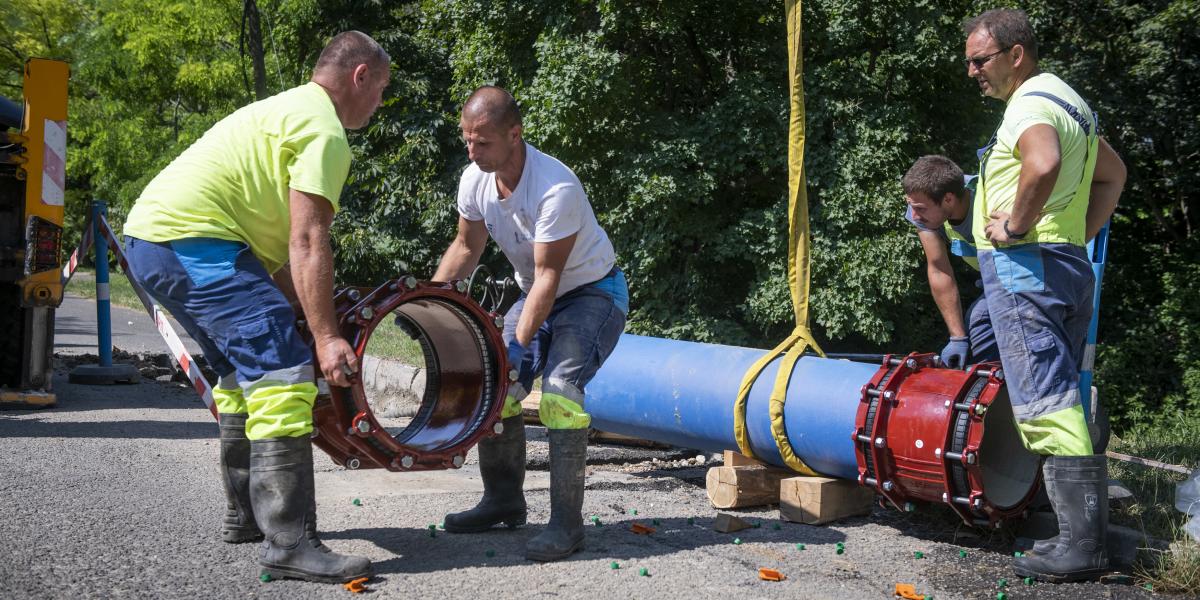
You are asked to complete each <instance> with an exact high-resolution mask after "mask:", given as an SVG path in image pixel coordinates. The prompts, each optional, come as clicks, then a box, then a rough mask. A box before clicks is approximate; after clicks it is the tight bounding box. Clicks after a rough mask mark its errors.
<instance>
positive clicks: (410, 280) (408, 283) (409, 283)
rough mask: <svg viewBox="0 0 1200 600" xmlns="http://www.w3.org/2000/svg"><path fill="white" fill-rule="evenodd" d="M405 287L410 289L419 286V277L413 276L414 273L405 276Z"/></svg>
mask: <svg viewBox="0 0 1200 600" xmlns="http://www.w3.org/2000/svg"><path fill="white" fill-rule="evenodd" d="M404 287H406V288H409V289H412V288H415V287H417V278H416V277H413V276H412V275H409V276H408V277H405V278H404Z"/></svg>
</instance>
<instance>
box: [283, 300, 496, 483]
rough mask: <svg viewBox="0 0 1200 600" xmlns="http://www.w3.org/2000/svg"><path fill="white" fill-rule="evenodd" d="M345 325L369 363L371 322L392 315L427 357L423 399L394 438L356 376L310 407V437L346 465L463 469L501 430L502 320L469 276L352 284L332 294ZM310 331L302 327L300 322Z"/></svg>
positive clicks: (345, 331) (345, 333) (343, 329)
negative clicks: (477, 296)
mask: <svg viewBox="0 0 1200 600" xmlns="http://www.w3.org/2000/svg"><path fill="white" fill-rule="evenodd" d="M334 310H335V311H336V313H337V318H338V327H339V331H340V333H341V334H342V336H343V337H345V338H346V339H347V340H349V341H350V344H351V346H352V347H353V348H354V352H355V354H356V355H357V356H358V360H359V365H362V364H363V357H364V354H365V352H366V348H367V342H368V340H369V339H370V337H371V334H372V333H373V332H374V331H375V328H376V327H378V326H379V325H380V324H383V323H385V319H387V320H388V321H389V323H388V325H391V323H390V321H391V319H390V318H389V316H390V315H393V314H394V315H395V316H396V325H398V326H400V327H402V328H403V329H405V330H406V331H407V332H408V333H409V334H410V335H412V336H413V337H414V338H416V339H417V340H418V341H419V342H420V344H421V347H422V350H423V352H424V354H425V362H426V364H425V367H426V368H425V373H426V384H425V395H424V397H423V398H422V400H421V405H420V408H419V409H418V410H417V414H416V416H414V417H413V419H412V421H411V422H410V423H409V424H408V426H407V427H405V428H404V429H403V430H402V431H400V432H399V433H395V434H392V433H390V432H389V431H388V430H387V429H385V428H384V427H383V425H381V424H380V422H379V421H378V420H377V419H376V418H375V414H374V413H373V412H372V409H371V405H370V403H369V402H368V399H367V394H366V391H365V390H364V389H363V381H362V377H361V371H360V373H356V374H354V375H351V376H350V382H351V385H350V387H336V386H329V393H328V394H321V395H319V396H318V397H317V401H316V403H315V405H314V406H313V428H314V433H313V443H314V444H315V445H316V446H318V447H319V448H321V449H322V450H324V451H325V452H326V453H328V454H329V455H330V456H331V457H332V458H333V460H334V462H336V463H338V464H339V465H342V466H344V467H346V468H349V469H360V468H384V469H389V470H392V471H422V470H433V469H446V468H458V467H461V466H462V465H463V461H464V460H465V459H466V455H467V451H468V450H470V449H471V447H472V446H474V445H475V444H476V443H477V442H478V441H479V440H480V439H481V438H482V437H484V436H491V435H498V434H499V433H500V432H501V431H502V428H503V424H502V423H501V420H500V411H501V410H502V409H503V405H504V396H505V394H506V393H507V391H508V383H509V376H510V374H509V366H508V357H507V355H506V353H505V352H504V342H503V338H502V337H501V334H500V330H501V328H502V326H503V317H501V316H500V315H498V314H496V313H492V312H488V311H486V310H484V309H483V308H482V307H481V306H480V305H479V304H478V303H477V302H475V301H474V300H473V299H471V298H470V296H469V295H468V290H467V284H466V282H463V281H453V282H450V283H440V282H427V281H417V279H416V278H415V277H402V278H400V279H394V280H391V281H388V282H386V283H384V284H383V285H381V286H379V287H377V288H374V289H372V288H363V287H348V288H342V289H340V290H338V291H337V294H336V295H335V297H334ZM299 327H300V330H301V332H302V333H304V334H305V335H307V331H306V329H305V327H304V323H303V322H301V323H300V324H299Z"/></svg>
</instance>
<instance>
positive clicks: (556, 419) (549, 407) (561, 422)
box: [538, 389, 592, 429]
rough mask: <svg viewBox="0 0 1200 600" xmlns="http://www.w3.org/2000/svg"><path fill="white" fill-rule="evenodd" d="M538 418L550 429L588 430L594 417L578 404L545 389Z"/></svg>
mask: <svg viewBox="0 0 1200 600" xmlns="http://www.w3.org/2000/svg"><path fill="white" fill-rule="evenodd" d="M538 417H539V418H541V420H542V425H545V426H546V427H547V428H549V429H587V428H588V426H589V425H591V424H592V416H591V415H589V414H587V413H586V412H584V411H583V407H582V406H580V405H579V403H578V402H575V401H574V400H571V399H570V398H567V397H566V396H563V395H561V394H555V393H553V392H547V391H546V390H545V389H543V390H542V400H541V402H539V403H538Z"/></svg>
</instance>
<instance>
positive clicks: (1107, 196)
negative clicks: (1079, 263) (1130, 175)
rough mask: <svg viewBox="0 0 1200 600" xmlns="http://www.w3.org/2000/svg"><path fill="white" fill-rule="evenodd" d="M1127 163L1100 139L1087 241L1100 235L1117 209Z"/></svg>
mask: <svg viewBox="0 0 1200 600" xmlns="http://www.w3.org/2000/svg"><path fill="white" fill-rule="evenodd" d="M1125 177H1126V171H1125V163H1124V162H1122V161H1121V157H1120V156H1117V152H1116V151H1115V150H1113V149H1112V146H1109V145H1108V142H1107V141H1105V139H1104V138H1100V149H1099V151H1098V152H1097V153H1096V171H1095V173H1094V174H1093V175H1092V189H1091V194H1090V195H1089V196H1088V208H1087V239H1088V241H1091V240H1092V238H1094V237H1096V234H1098V233H1100V228H1101V227H1104V224H1105V223H1107V222H1108V219H1109V217H1111V216H1112V214H1113V211H1115V210H1116V209H1117V201H1118V200H1119V199H1120V198H1121V191H1122V190H1124V189H1125Z"/></svg>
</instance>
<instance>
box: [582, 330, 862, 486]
mask: <svg viewBox="0 0 1200 600" xmlns="http://www.w3.org/2000/svg"><path fill="white" fill-rule="evenodd" d="M765 353H766V351H765V350H759V349H755V348H740V347H735V346H721V345H716V344H699V343H695V342H684V341H677V340H666V339H660V338H652V337H643V336H637V335H628V334H627V335H623V336H621V341H620V342H619V343H618V344H617V347H616V350H614V351H613V354H612V355H611V356H609V358H608V360H607V361H605V363H604V366H603V367H602V368H601V369H600V371H599V372H598V373H597V374H596V377H595V378H594V379H593V380H592V381H591V382H590V383H588V386H587V394H586V400H585V402H586V409H587V411H588V413H589V414H591V416H592V426H593V427H595V428H596V429H600V430H602V431H609V432H612V433H619V434H623V435H630V436H634V437H640V438H645V439H650V440H655V441H660V442H665V443H669V444H673V445H676V446H682V447H685V448H695V449H697V450H705V451H713V452H719V451H722V450H736V449H737V447H738V446H737V441H736V440H735V439H734V437H733V403H734V400H735V399H736V397H737V392H738V387H739V386H740V385H741V381H742V376H743V375H745V373H746V371H747V369H749V368H750V365H752V364H753V363H754V361H755V360H757V359H758V358H759V357H760V356H762V355H763V354H765ZM780 362H781V361H780V360H778V359H777V360H775V361H774V362H773V363H771V364H770V365H769V366H768V367H767V368H766V369H764V370H763V372H762V374H761V375H759V377H758V380H757V381H756V382H755V384H754V386H753V387H752V388H751V390H750V396H749V398H748V400H747V402H746V428H747V430H748V431H749V434H750V447H751V450H753V452H754V454H755V455H756V456H757V457H758V458H759V459H761V460H763V461H765V462H768V463H772V464H775V465H780V466H783V458H782V457H781V456H780V454H779V449H778V448H777V447H776V446H775V440H774V437H773V436H772V434H771V420H770V413H769V404H770V396H771V389H772V388H773V387H774V384H775V375H776V373H777V372H778V371H779V364H780ZM878 370H879V365H876V364H868V363H860V362H850V361H846V360H830V359H825V358H818V357H815V356H806V357H804V358H802V359H801V360H799V361H798V362H797V363H796V366H795V369H794V370H793V371H792V375H791V378H790V380H789V383H788V391H787V404H786V405H785V409H784V425H785V426H786V428H787V433H788V439H789V442H790V443H791V445H792V448H793V450H794V451H795V452H796V455H797V456H799V457H800V459H801V460H803V461H804V463H805V464H807V465H808V466H809V467H811V468H812V469H813V470H815V471H817V472H819V473H822V474H824V475H829V476H832V477H840V478H843V479H854V478H856V477H857V476H858V463H857V459H856V458H855V454H854V444H853V443H852V442H851V441H850V436H851V435H852V434H853V432H854V427H855V416H856V414H857V411H858V407H859V399H860V398H861V394H862V386H863V384H865V383H867V382H868V381H870V380H871V377H872V376H873V375H874V374H875V372H876V371H878Z"/></svg>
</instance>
